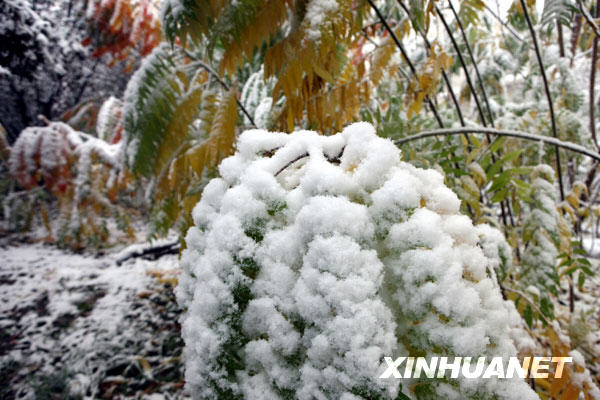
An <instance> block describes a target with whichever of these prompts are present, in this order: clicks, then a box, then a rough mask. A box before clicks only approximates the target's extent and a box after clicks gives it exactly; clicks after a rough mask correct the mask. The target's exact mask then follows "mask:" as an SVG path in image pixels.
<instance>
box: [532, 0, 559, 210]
mask: <svg viewBox="0 0 600 400" xmlns="http://www.w3.org/2000/svg"><path fill="white" fill-rule="evenodd" d="M521 8H522V9H523V14H524V16H525V20H526V21H527V26H528V27H529V32H530V33H531V38H532V39H533V47H534V49H535V55H536V57H537V61H538V64H539V66H540V72H541V74H542V80H543V82H544V90H545V91H546V98H547V99H548V108H549V109H550V122H551V123H552V136H554V138H555V139H558V132H557V129H556V118H555V116H554V105H553V104H552V96H551V95H550V87H549V86H548V78H547V77H546V69H545V68H544V62H543V61H542V54H541V53H540V46H539V45H538V41H537V35H536V34H535V29H533V24H532V23H531V18H530V17H529V11H528V10H527V4H526V3H525V0H521ZM554 150H555V153H556V175H558V187H559V189H560V201H564V199H565V188H564V186H563V178H562V168H561V166H560V152H559V150H558V146H556V145H555V146H554Z"/></svg>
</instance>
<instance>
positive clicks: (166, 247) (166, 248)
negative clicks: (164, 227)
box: [115, 240, 180, 265]
mask: <svg viewBox="0 0 600 400" xmlns="http://www.w3.org/2000/svg"><path fill="white" fill-rule="evenodd" d="M179 248H180V246H179V240H176V241H174V242H171V243H167V244H162V245H158V246H153V247H147V248H145V249H141V250H138V251H132V252H130V253H128V254H127V255H125V256H124V257H121V258H118V259H117V260H116V261H115V262H116V264H117V265H121V264H123V263H124V262H125V261H127V260H129V259H132V258H138V257H142V258H146V259H151V260H156V259H157V258H159V257H162V256H164V255H167V254H178V253H179Z"/></svg>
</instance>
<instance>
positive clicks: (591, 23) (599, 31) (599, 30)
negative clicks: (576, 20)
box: [577, 0, 600, 37]
mask: <svg viewBox="0 0 600 400" xmlns="http://www.w3.org/2000/svg"><path fill="white" fill-rule="evenodd" d="M577 5H578V6H579V11H580V12H581V15H583V18H584V19H585V21H586V22H587V23H588V25H589V26H590V27H591V28H592V31H594V34H595V35H596V37H600V28H598V25H596V23H595V22H594V19H593V18H592V16H591V15H590V13H589V11H588V10H587V8H585V7H584V5H583V1H582V0H578V1H577ZM597 8H598V4H596V9H597ZM596 14H597V13H596ZM596 18H597V17H596Z"/></svg>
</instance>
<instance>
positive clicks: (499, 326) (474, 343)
mask: <svg viewBox="0 0 600 400" xmlns="http://www.w3.org/2000/svg"><path fill="white" fill-rule="evenodd" d="M237 149H238V150H237V153H236V154H235V155H234V156H232V157H229V158H227V159H225V160H224V161H223V162H222V163H221V165H220V173H221V178H216V179H213V180H212V181H211V182H210V183H209V184H208V185H207V186H206V188H205V190H204V193H203V196H202V200H201V201H200V203H199V204H198V205H197V206H196V207H195V209H194V211H193V217H194V223H195V226H194V227H192V228H191V229H190V230H189V231H188V234H187V237H186V242H187V250H186V251H185V252H184V254H183V257H182V267H183V273H182V276H181V278H180V280H179V287H178V299H179V302H180V303H181V305H182V306H183V307H184V308H185V309H186V313H185V316H184V318H183V324H182V332H183V337H184V340H185V342H186V348H185V362H186V381H187V384H188V388H189V389H190V390H191V392H192V394H193V396H194V398H207V399H208V398H227V399H230V398H248V399H263V398H268V399H277V398H282V399H284V398H298V399H356V398H371V399H374V398H378V399H396V398H398V397H397V396H398V393H399V391H402V392H403V393H404V394H405V395H406V396H409V397H410V398H420V399H421V398H443V399H467V398H469V399H471V398H472V399H482V398H485V399H491V398H494V399H507V400H508V399H515V398H519V399H535V398H537V396H536V395H535V393H534V392H533V391H531V389H530V388H529V386H528V385H527V384H526V383H525V382H524V381H521V380H518V379H516V378H515V379H501V380H497V379H494V378H492V379H486V380H483V379H482V380H479V379H463V378H459V379H450V378H444V379H404V380H402V386H400V382H399V381H400V380H398V379H379V378H378V377H379V376H380V375H381V373H382V371H383V369H384V366H383V365H382V361H383V357H385V356H390V357H394V358H395V357H398V356H407V355H411V356H428V357H429V356H434V355H437V356H448V357H453V356H471V357H478V356H495V355H499V356H504V357H508V356H514V355H516V352H517V351H516V349H515V345H514V343H513V341H512V339H511V329H513V325H511V324H512V323H513V322H514V321H513V320H514V316H515V315H516V313H515V312H514V308H511V306H509V305H508V304H507V303H506V302H505V301H503V299H502V296H501V293H500V291H499V288H498V285H497V283H496V282H495V279H492V277H491V275H490V272H489V271H488V269H489V270H493V269H494V268H497V269H499V270H500V269H502V268H504V267H505V266H502V263H504V264H506V263H507V262H508V261H507V260H508V258H507V257H508V256H507V255H506V254H504V251H505V250H504V247H503V246H499V245H495V244H494V243H495V241H494V238H495V237H496V235H494V234H490V230H491V228H490V229H489V230H477V229H476V228H475V227H473V225H472V223H471V221H470V220H469V218H468V217H466V216H463V215H459V214H458V210H459V206H460V201H459V200H458V198H457V197H456V195H455V194H454V193H453V192H452V191H451V190H450V189H448V188H447V187H446V186H445V185H444V182H443V177H442V175H441V174H439V173H438V172H436V171H434V170H423V169H418V168H415V167H413V166H411V165H409V164H407V163H404V162H401V161H400V151H399V150H398V149H397V148H396V146H395V145H394V144H393V143H392V142H391V141H389V140H386V139H382V138H379V137H377V136H376V135H375V131H374V129H373V127H372V126H371V125H369V124H367V123H357V124H353V125H351V126H349V127H347V128H346V129H344V131H343V132H341V133H338V134H336V135H333V136H329V137H324V136H319V135H318V134H317V133H315V132H309V131H300V132H296V133H293V134H290V135H287V134H283V133H270V132H266V131H262V130H252V131H247V132H245V133H243V134H242V135H241V136H240V138H239V142H238V147H237ZM479 235H482V236H485V237H487V238H492V239H488V240H487V241H485V240H484V241H483V242H484V243H483V247H484V249H483V250H482V248H481V247H479V246H478V242H479ZM486 243H487V244H486ZM494 246H495V247H494ZM501 248H502V249H501ZM486 255H487V256H489V257H491V258H487V257H486ZM505 258H506V259H507V260H504V259H505ZM503 260H504V261H503ZM511 321H513V322H511ZM409 387H412V388H413V389H412V390H411V389H409ZM399 398H402V396H400V397H399Z"/></svg>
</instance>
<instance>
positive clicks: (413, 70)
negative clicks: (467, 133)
mask: <svg viewBox="0 0 600 400" xmlns="http://www.w3.org/2000/svg"><path fill="white" fill-rule="evenodd" d="M367 1H368V2H369V5H370V6H371V8H372V9H373V10H374V11H375V14H377V16H378V17H379V19H380V20H381V23H382V24H383V26H384V27H385V29H386V30H387V31H388V33H389V34H390V36H391V37H392V40H393V41H394V43H396V46H397V47H398V48H399V49H400V52H401V53H402V57H404V59H405V60H406V63H407V64H408V67H409V68H410V71H411V72H412V74H413V75H414V76H417V70H416V68H415V66H414V65H413V63H412V62H411V61H410V58H409V57H408V53H407V52H406V49H405V48H404V46H403V45H402V43H401V42H400V40H398V38H397V37H396V34H395V33H394V31H393V30H392V28H390V26H389V25H388V23H387V21H386V20H385V17H384V16H383V14H382V13H381V11H379V8H377V6H376V5H375V3H373V0H367ZM427 103H428V104H429V108H430V109H431V112H433V115H434V116H435V119H436V120H437V123H438V125H439V126H440V127H441V128H443V127H444V122H443V121H442V118H441V117H440V115H439V113H438V111H437V108H436V107H435V105H434V104H433V102H432V101H431V99H430V98H429V96H427Z"/></svg>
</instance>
